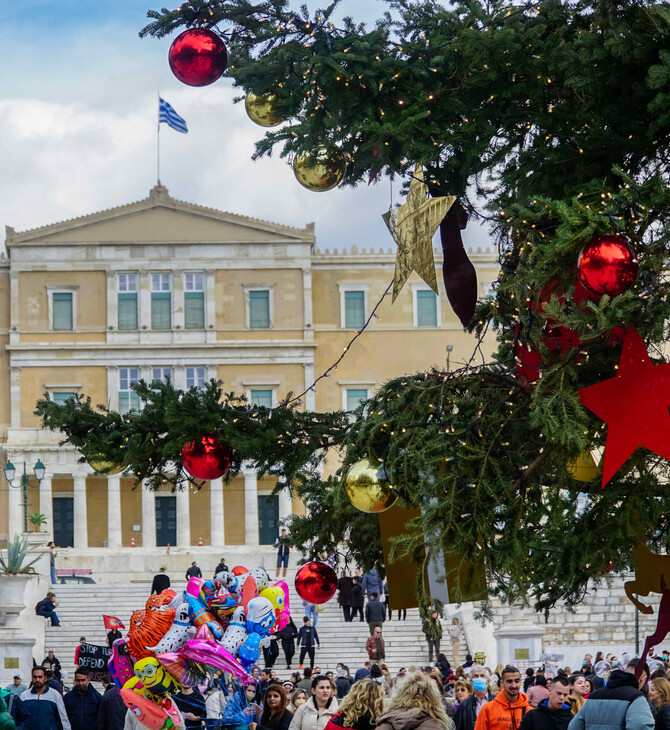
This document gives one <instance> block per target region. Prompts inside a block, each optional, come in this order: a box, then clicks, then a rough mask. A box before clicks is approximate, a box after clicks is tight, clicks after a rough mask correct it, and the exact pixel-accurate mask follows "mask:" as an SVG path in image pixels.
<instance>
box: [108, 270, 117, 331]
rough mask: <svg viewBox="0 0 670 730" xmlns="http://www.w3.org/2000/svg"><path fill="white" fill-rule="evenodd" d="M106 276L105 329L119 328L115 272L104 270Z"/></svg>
mask: <svg viewBox="0 0 670 730" xmlns="http://www.w3.org/2000/svg"><path fill="white" fill-rule="evenodd" d="M105 274H106V278H107V330H108V331H112V330H117V329H118V328H119V298H118V293H117V291H116V272H115V271H106V272H105Z"/></svg>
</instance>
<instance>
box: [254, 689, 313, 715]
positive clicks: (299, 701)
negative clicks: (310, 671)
mask: <svg viewBox="0 0 670 730" xmlns="http://www.w3.org/2000/svg"><path fill="white" fill-rule="evenodd" d="M252 686H253V685H252ZM305 702H307V692H305V690H304V689H299V688H298V689H295V690H293V694H292V695H291V702H290V704H289V706H288V709H289V710H290V711H291V712H292V713H293V714H294V715H295V711H296V710H297V709H298V707H300V705H304V704H305Z"/></svg>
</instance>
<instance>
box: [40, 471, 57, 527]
mask: <svg viewBox="0 0 670 730" xmlns="http://www.w3.org/2000/svg"><path fill="white" fill-rule="evenodd" d="M51 478H52V475H51V474H45V475H44V477H43V479H42V481H41V482H40V513H41V514H43V515H44V517H45V518H46V531H47V532H48V533H49V540H53V539H54V502H53V492H52V490H51Z"/></svg>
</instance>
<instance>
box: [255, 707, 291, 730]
mask: <svg viewBox="0 0 670 730" xmlns="http://www.w3.org/2000/svg"><path fill="white" fill-rule="evenodd" d="M292 721H293V713H292V712H289V711H288V710H285V711H284V714H283V715H282V716H281V717H279V718H277V719H275V718H273V717H270V719H269V720H266V721H265V724H263V725H261V724H260V723H259V725H258V727H257V728H256V730H288V729H289V727H291V722H292Z"/></svg>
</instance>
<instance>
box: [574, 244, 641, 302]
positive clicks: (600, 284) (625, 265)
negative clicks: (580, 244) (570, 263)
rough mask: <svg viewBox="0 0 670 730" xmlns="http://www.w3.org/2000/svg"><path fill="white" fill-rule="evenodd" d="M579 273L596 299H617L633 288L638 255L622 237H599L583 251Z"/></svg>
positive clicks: (580, 278) (585, 285) (578, 263)
mask: <svg viewBox="0 0 670 730" xmlns="http://www.w3.org/2000/svg"><path fill="white" fill-rule="evenodd" d="M577 270H578V273H579V281H580V282H581V283H582V284H583V285H584V287H585V288H586V289H587V290H588V291H589V292H591V293H592V294H595V295H596V297H598V298H600V297H601V296H602V295H603V294H609V295H610V296H611V297H615V296H617V295H618V294H622V293H623V292H625V291H626V289H630V287H631V286H633V282H634V281H635V279H636V278H637V270H638V263H637V256H636V255H635V252H634V251H633V249H632V248H631V246H630V245H629V243H628V242H627V241H626V240H625V239H624V238H622V237H621V236H598V237H597V238H594V239H593V240H592V241H591V242H589V243H587V244H586V246H584V248H583V249H582V252H581V253H580V254H579V260H578V262H577Z"/></svg>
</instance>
